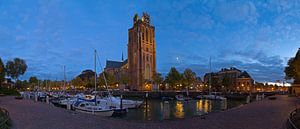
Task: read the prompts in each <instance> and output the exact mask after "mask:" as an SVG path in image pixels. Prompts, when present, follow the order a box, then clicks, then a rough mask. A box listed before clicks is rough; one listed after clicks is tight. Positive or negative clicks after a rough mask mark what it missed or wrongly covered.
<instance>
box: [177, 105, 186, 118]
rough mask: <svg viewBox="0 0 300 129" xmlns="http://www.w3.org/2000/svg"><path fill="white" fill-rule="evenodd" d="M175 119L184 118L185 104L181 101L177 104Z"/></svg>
mask: <svg viewBox="0 0 300 129" xmlns="http://www.w3.org/2000/svg"><path fill="white" fill-rule="evenodd" d="M175 109H176V110H175V117H176V118H184V108H183V103H182V102H181V101H177V102H176V107H175Z"/></svg>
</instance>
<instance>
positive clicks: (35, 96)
mask: <svg viewBox="0 0 300 129" xmlns="http://www.w3.org/2000/svg"><path fill="white" fill-rule="evenodd" d="M34 101H35V102H37V101H38V96H37V94H36V93H35V94H34Z"/></svg>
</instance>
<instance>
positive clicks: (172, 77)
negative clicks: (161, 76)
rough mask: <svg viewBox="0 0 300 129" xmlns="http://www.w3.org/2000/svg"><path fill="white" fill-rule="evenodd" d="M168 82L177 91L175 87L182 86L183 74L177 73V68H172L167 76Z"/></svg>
mask: <svg viewBox="0 0 300 129" xmlns="http://www.w3.org/2000/svg"><path fill="white" fill-rule="evenodd" d="M166 82H167V83H168V84H169V85H170V86H171V87H172V88H173V89H175V86H177V85H179V84H181V82H182V76H181V74H180V73H179V72H178V71H177V69H176V68H175V67H172V68H171V69H170V72H169V73H168V75H167V76H166Z"/></svg>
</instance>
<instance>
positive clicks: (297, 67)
mask: <svg viewBox="0 0 300 129" xmlns="http://www.w3.org/2000/svg"><path fill="white" fill-rule="evenodd" d="M284 72H285V78H286V79H287V80H291V79H293V80H294V83H297V84H299V83H300V48H299V50H298V52H297V54H296V56H295V57H294V58H291V59H290V60H289V61H288V66H287V67H285V70H284Z"/></svg>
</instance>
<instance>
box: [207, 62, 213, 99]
mask: <svg viewBox="0 0 300 129" xmlns="http://www.w3.org/2000/svg"><path fill="white" fill-rule="evenodd" d="M209 72H210V74H209V84H208V86H209V88H208V93H209V95H210V94H211V93H210V88H211V76H212V72H211V57H209Z"/></svg>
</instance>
